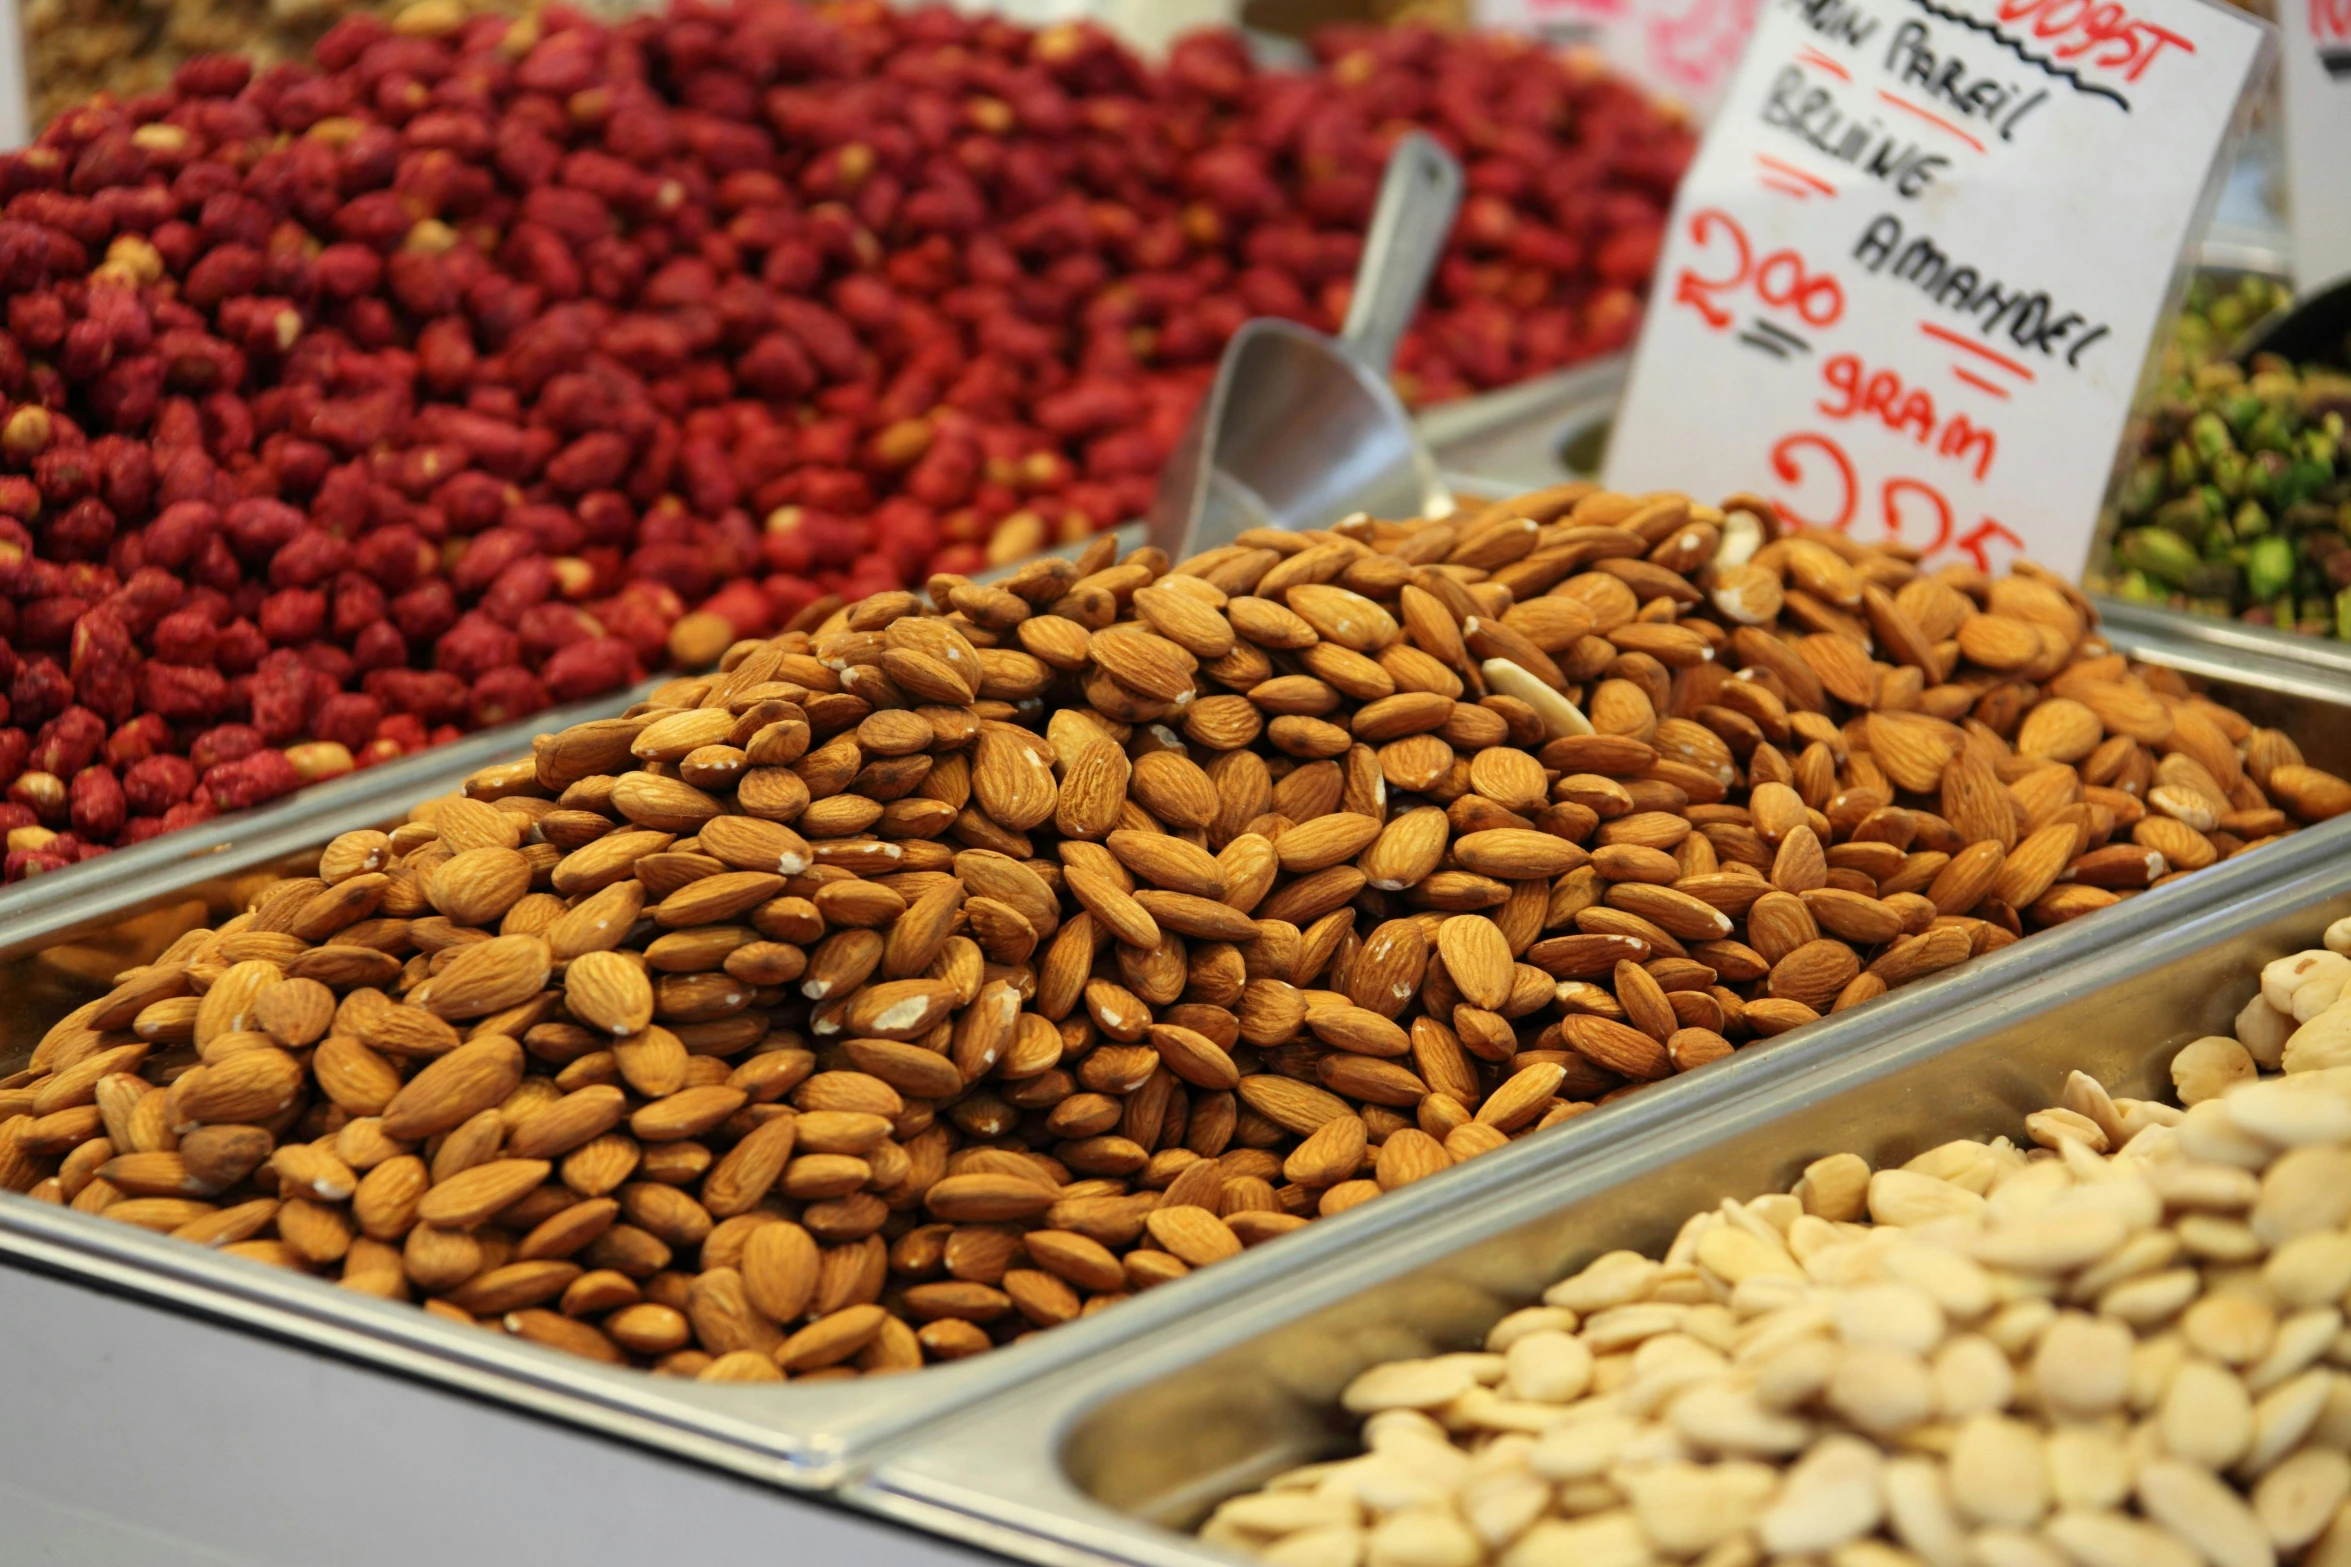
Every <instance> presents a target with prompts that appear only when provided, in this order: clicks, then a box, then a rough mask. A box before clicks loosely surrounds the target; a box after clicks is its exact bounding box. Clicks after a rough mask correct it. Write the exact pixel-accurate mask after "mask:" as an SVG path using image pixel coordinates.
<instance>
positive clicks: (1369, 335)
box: [1339, 131, 1461, 378]
mask: <svg viewBox="0 0 2351 1567" xmlns="http://www.w3.org/2000/svg"><path fill="white" fill-rule="evenodd" d="M1460 207H1461V165H1460V164H1459V163H1457V162H1455V161H1454V158H1453V155H1452V154H1451V153H1449V152H1447V151H1446V150H1445V149H1444V148H1443V147H1441V146H1439V145H1438V144H1437V142H1436V141H1435V139H1434V138H1432V137H1430V136H1429V135H1428V134H1427V133H1426V132H1423V131H1408V132H1406V133H1405V134H1404V136H1403V137H1402V138H1401V139H1400V140H1398V141H1397V143H1396V150H1395V151H1394V152H1393V153H1391V154H1389V156H1388V168H1387V172H1386V173H1385V174H1383V175H1382V176H1381V177H1380V195H1379V203H1378V205H1376V206H1375V207H1373V208H1372V213H1371V230H1370V232H1369V233H1367V234H1365V235H1364V237H1363V259H1362V260H1361V261H1359V262H1358V263H1356V267H1355V291H1354V294H1353V295H1352V296H1351V298H1350V299H1349V301H1348V305H1347V322H1346V325H1344V326H1343V327H1341V328H1340V329H1339V340H1340V341H1341V342H1343V343H1345V344H1346V345H1347V351H1348V352H1349V353H1351V354H1353V355H1354V356H1355V357H1356V358H1357V359H1359V360H1361V361H1362V362H1363V363H1364V364H1366V365H1368V366H1370V367H1371V368H1372V369H1373V370H1375V371H1377V372H1378V373H1379V374H1380V375H1381V376H1382V377H1383V378H1384V377H1385V376H1386V375H1387V373H1388V367H1389V365H1390V364H1392V363H1393V362H1394V360H1395V358H1396V345H1397V344H1398V343H1399V342H1401V341H1403V338H1404V329H1405V328H1406V327H1408V326H1410V325H1411V324H1412V317H1413V313H1414V312H1415V311H1417V310H1419V309H1420V300H1421V295H1422V294H1423V293H1425V292H1427V290H1428V286H1429V278H1430V276H1431V275H1432V274H1434V273H1435V272H1436V270H1437V258H1438V257H1439V256H1441V255H1443V254H1444V253H1445V241H1446V238H1447V237H1448V236H1449V235H1451V233H1452V232H1453V215H1454V213H1455V212H1457V211H1459V210H1460Z"/></svg>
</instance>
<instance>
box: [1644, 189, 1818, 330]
mask: <svg viewBox="0 0 2351 1567" xmlns="http://www.w3.org/2000/svg"><path fill="white" fill-rule="evenodd" d="M1690 239H1691V242H1692V243H1693V244H1696V245H1697V246H1699V247H1700V249H1701V250H1702V251H1704V252H1705V255H1706V263H1705V264H1706V265H1707V266H1708V268H1709V269H1718V270H1717V275H1713V276H1709V275H1706V274H1703V273H1700V272H1699V271H1698V269H1697V268H1695V267H1684V268H1682V271H1681V275H1680V276H1679V277H1678V278H1676V279H1675V280H1674V299H1675V301H1676V302H1677V303H1680V304H1684V305H1688V306H1690V307H1691V308H1692V309H1694V310H1696V311H1697V312H1698V314H1700V315H1701V316H1704V317H1705V318H1706V324H1707V325H1708V326H1710V327H1712V328H1714V330H1716V331H1717V332H1721V331H1727V330H1728V329H1729V328H1730V326H1731V323H1732V322H1733V321H1734V320H1735V319H1736V318H1735V317H1734V316H1733V315H1732V313H1731V312H1730V311H1729V310H1727V309H1725V308H1723V306H1722V305H1720V304H1718V303H1717V302H1716V301H1717V298H1718V296H1721V295H1725V294H1735V293H1737V292H1739V291H1740V290H1741V289H1745V288H1748V287H1750V286H1751V287H1752V288H1753V290H1754V293H1755V296H1756V297H1757V298H1758V299H1761V300H1762V301H1763V302H1764V304H1766V305H1768V306H1770V307H1772V308H1773V309H1776V310H1788V311H1792V312H1794V313H1795V314H1796V315H1797V316H1798V317H1800V318H1801V319H1802V320H1803V321H1804V322H1805V323H1806V324H1807V325H1810V326H1814V327H1826V326H1833V325H1835V324H1836V322H1837V320H1838V319H1839V318H1840V317H1842V316H1843V315H1844V314H1845V290H1844V289H1843V288H1842V287H1841V286H1840V285H1839V284H1838V282H1837V280H1836V279H1835V278H1833V277H1830V276H1829V275H1827V274H1826V273H1822V272H1814V271H1812V270H1811V269H1810V268H1809V267H1807V266H1806V265H1805V263H1804V258H1803V257H1802V256H1800V255H1798V254H1796V252H1795V251H1793V250H1775V251H1773V252H1772V253H1771V254H1770V255H1768V256H1765V257H1764V258H1763V259H1762V260H1761V261H1757V260H1756V259H1755V250H1754V247H1753V246H1752V245H1750V244H1749V243H1748V242H1747V231H1746V230H1745V229H1744V228H1741V227H1740V226H1739V220H1738V219H1737V218H1734V217H1732V216H1731V215H1730V214H1729V213H1727V212H1724V211H1722V210H1721V209H1720V208H1718V207H1707V208H1704V209H1702V210H1700V211H1697V212H1693V213H1692V214H1690Z"/></svg>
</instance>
